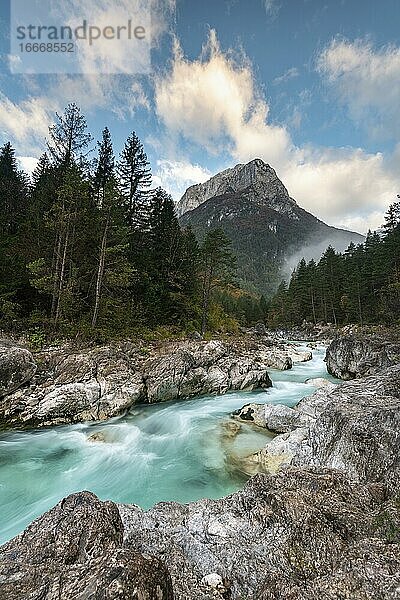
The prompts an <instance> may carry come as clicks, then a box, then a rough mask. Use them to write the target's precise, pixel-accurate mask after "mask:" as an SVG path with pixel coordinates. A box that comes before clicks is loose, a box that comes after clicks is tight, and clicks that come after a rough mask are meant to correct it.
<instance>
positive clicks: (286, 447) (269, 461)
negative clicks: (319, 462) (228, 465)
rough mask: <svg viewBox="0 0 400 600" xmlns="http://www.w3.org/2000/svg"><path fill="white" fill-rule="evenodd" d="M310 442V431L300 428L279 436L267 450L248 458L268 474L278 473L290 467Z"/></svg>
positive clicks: (271, 442) (268, 445)
mask: <svg viewBox="0 0 400 600" xmlns="http://www.w3.org/2000/svg"><path fill="white" fill-rule="evenodd" d="M307 440H308V429H307V428H305V427H299V428H298V429H294V430H293V431H289V432H288V433H283V434H282V435H277V436H276V437H275V438H274V439H273V440H271V441H270V442H269V443H268V444H267V445H266V446H265V448H263V449H262V450H260V451H259V452H256V453H255V454H252V455H251V456H249V457H248V458H247V462H249V463H252V462H253V463H257V464H258V465H261V466H262V467H263V469H264V470H265V471H267V472H268V473H277V472H278V471H279V469H281V468H282V467H285V466H288V465H290V464H291V463H292V461H293V459H294V458H295V457H296V456H297V455H299V454H300V450H301V445H302V444H303V443H304V442H305V441H307Z"/></svg>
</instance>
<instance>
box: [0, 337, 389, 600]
mask: <svg viewBox="0 0 400 600" xmlns="http://www.w3.org/2000/svg"><path fill="white" fill-rule="evenodd" d="M252 343H254V342H253V341H251V344H252ZM346 343H347V342H346V338H343V339H342V341H341V342H340V344H339V343H337V341H336V342H334V343H333V344H332V346H331V347H330V349H329V352H328V354H329V353H330V356H331V357H333V358H334V359H335V360H336V362H339V361H342V364H343V365H344V367H343V368H344V371H346V372H347V373H351V374H352V376H354V375H357V373H354V372H353V370H352V368H351V369H350V368H347V367H348V365H347V364H345V362H344V361H343V359H342V358H341V357H343V356H344V353H343V351H342V349H343V348H344V349H345V350H346ZM204 344H205V345H206V344H207V343H204ZM348 344H349V347H350V346H351V344H352V342H351V341H350V342H348ZM201 347H202V348H203V346H201ZM204 347H205V346H204ZM351 347H352V346H351ZM257 348H258V350H257V351H261V352H262V351H264V350H260V348H259V347H258V346H257ZM247 351H249V352H250V357H252V359H253V360H255V359H254V355H255V347H253V348H250V349H249V348H248V349H247V350H246V352H247ZM368 352H369V350H368ZM348 355H349V356H352V355H353V354H352V352H350V351H349V352H348ZM165 357H168V358H167V360H168V361H171V354H169V353H168V352H167V353H166V354H165V355H163V356H157V357H154V358H153V357H148V356H147V357H143V364H146V361H151V360H155V361H163V359H164V358H165ZM360 357H361V360H360V364H364V363H365V362H366V358H367V357H363V356H361V355H360ZM333 358H332V360H333ZM364 359H365V360H364ZM219 360H221V361H222V360H226V357H224V358H223V357H221V358H220V359H219ZM249 360H251V358H249ZM257 360H258V361H260V360H261V359H260V357H258V359H257ZM155 364H157V363H155ZM163 364H165V363H163ZM168 364H169V363H168ZM250 364H253V363H250ZM262 364H263V366H264V368H265V367H266V362H263V363H262ZM221 370H222V369H221ZM254 370H255V369H252V371H254ZM161 372H163V373H164V379H165V375H166V373H169V371H168V370H167V371H161ZM35 377H36V375H35ZM313 385H316V382H313ZM318 387H319V389H318V390H317V391H316V392H315V393H314V394H313V395H311V396H309V397H307V398H305V399H303V400H302V401H301V402H300V403H299V404H298V405H297V406H296V407H295V408H293V409H290V408H288V407H286V406H285V407H282V406H268V405H267V406H260V405H257V404H251V405H248V406H246V407H244V408H243V409H242V410H241V411H240V412H239V414H238V415H236V418H237V419H244V420H246V421H247V422H249V421H250V422H251V421H253V422H254V423H255V424H257V425H258V426H262V427H267V428H269V429H271V430H275V431H276V432H279V434H278V435H277V436H276V437H275V438H274V440H272V442H270V443H269V444H268V445H267V446H266V448H265V449H264V450H262V451H261V452H260V453H258V455H256V456H253V457H250V458H249V459H248V460H249V461H250V462H251V461H253V462H254V461H255V462H258V463H262V464H263V466H264V467H265V469H266V470H267V471H270V473H265V474H259V475H256V476H255V477H253V478H252V479H251V480H250V481H249V483H248V484H247V485H246V486H245V488H244V489H243V490H242V491H240V492H237V493H236V494H233V495H232V496H229V497H227V498H224V499H221V500H201V501H199V502H194V503H191V504H188V505H180V504H177V503H173V502H166V503H161V504H158V505H156V506H155V507H154V508H152V509H151V510H149V511H147V512H143V511H141V510H140V509H139V508H138V507H136V506H132V505H119V506H118V507H116V505H114V504H113V503H102V502H99V501H98V500H97V499H96V498H95V497H94V496H93V495H92V494H88V493H81V494H76V495H73V496H71V497H69V498H68V499H66V500H64V501H63V502H61V503H60V504H59V505H57V507H55V508H54V509H52V510H51V511H49V512H48V513H46V515H44V516H43V517H41V518H40V519H38V520H37V521H36V522H35V523H33V524H32V525H31V526H30V527H29V528H28V529H27V530H26V531H25V532H24V533H23V534H21V535H20V536H18V537H17V538H15V539H14V540H12V541H10V542H9V543H8V544H6V545H5V546H4V547H3V548H2V549H1V551H0V575H1V576H0V597H5V598H9V599H10V600H14V599H15V600H17V598H20V597H32V598H34V597H39V596H40V597H42V598H45V599H46V600H53V599H54V600H55V599H56V598H57V599H58V598H60V597H62V598H63V599H64V598H66V599H69V598H71V599H72V598H84V597H93V598H99V599H100V598H107V599H108V600H114V599H115V600H117V598H118V599H126V600H128V599H131V598H137V599H138V600H139V598H143V599H145V598H146V599H148V600H153V599H154V600H157V599H158V600H160V599H161V600H163V599H164V598H167V599H169V598H172V597H173V598H175V600H211V599H220V600H222V599H225V600H228V599H230V600H242V599H243V598H246V600H278V599H282V598H288V599H291V600H320V599H326V600H343V599H344V598H348V599H349V600H350V599H351V600H366V599H367V598H382V600H383V599H385V600H397V599H398V598H399V591H400V505H399V499H398V483H399V481H400V433H399V432H400V363H398V362H394V363H393V364H391V365H390V366H386V365H385V368H383V369H381V370H379V369H378V370H375V371H374V372H373V373H372V374H370V375H368V377H365V378H356V379H354V380H353V381H349V382H346V383H344V384H342V385H340V386H335V385H331V384H329V382H326V381H324V380H320V381H319V382H318ZM22 389H23V388H21V391H22ZM14 394H15V393H14ZM11 396H13V394H11ZM82 507H83V508H82ZM117 508H118V511H117ZM171 586H172V587H171ZM172 594H173V596H172Z"/></svg>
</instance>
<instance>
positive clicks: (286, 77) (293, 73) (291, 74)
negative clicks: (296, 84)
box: [272, 67, 300, 85]
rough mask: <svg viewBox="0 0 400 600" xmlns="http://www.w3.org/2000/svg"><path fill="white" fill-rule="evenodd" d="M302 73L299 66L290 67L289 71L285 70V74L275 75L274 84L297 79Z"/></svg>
mask: <svg viewBox="0 0 400 600" xmlns="http://www.w3.org/2000/svg"><path fill="white" fill-rule="evenodd" d="M299 75H300V73H299V70H298V68H297V67H291V68H290V69H288V70H287V71H285V72H284V73H283V75H281V76H280V77H275V79H274V80H273V82H272V83H273V84H274V85H280V84H281V83H286V82H287V81H290V80H291V79H295V78H296V77H298V76H299Z"/></svg>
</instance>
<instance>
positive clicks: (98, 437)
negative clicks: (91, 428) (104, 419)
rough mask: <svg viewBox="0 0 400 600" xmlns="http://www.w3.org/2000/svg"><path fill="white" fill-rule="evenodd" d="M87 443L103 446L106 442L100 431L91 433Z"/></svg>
mask: <svg viewBox="0 0 400 600" xmlns="http://www.w3.org/2000/svg"><path fill="white" fill-rule="evenodd" d="M88 441H89V442H95V443H101V444H105V443H106V442H107V438H106V435H105V434H104V433H103V432H102V431H96V432H95V433H92V435H89V437H88Z"/></svg>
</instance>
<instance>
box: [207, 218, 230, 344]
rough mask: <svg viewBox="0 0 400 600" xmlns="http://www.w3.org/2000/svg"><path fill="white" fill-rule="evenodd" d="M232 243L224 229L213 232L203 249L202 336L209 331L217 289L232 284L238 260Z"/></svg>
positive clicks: (208, 236) (208, 235)
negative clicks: (210, 314) (213, 296)
mask: <svg viewBox="0 0 400 600" xmlns="http://www.w3.org/2000/svg"><path fill="white" fill-rule="evenodd" d="M231 247H232V242H231V241H230V240H229V239H228V238H227V237H226V235H225V233H224V231H223V229H213V230H211V231H210V232H209V233H208V234H207V236H206V238H205V240H204V242H203V245H202V247H201V278H202V318H201V334H202V335H204V334H205V332H206V330H207V325H208V317H209V310H210V301H211V297H212V293H213V291H214V290H215V289H218V288H219V289H224V288H225V287H227V286H228V285H229V284H231V283H232V281H233V277H234V272H235V268H236V259H235V257H234V255H233V254H232V249H231Z"/></svg>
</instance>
